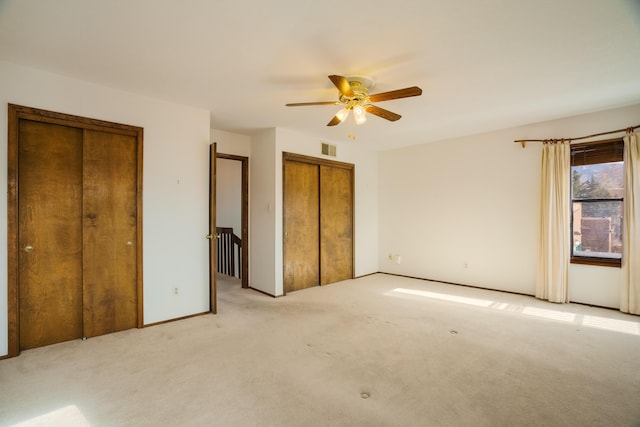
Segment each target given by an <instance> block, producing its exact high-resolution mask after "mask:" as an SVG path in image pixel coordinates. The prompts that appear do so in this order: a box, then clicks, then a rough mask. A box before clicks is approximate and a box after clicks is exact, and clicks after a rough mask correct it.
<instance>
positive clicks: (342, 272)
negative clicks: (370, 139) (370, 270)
mask: <svg viewBox="0 0 640 427" xmlns="http://www.w3.org/2000/svg"><path fill="white" fill-rule="evenodd" d="M352 177H353V169H345V168H341V167H332V166H325V165H322V166H320V272H321V273H320V276H321V277H320V284H321V285H327V284H329V283H335V282H339V281H341V280H347V279H351V278H353V183H352V180H353V178H352Z"/></svg>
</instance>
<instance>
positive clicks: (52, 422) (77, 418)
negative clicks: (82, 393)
mask: <svg viewBox="0 0 640 427" xmlns="http://www.w3.org/2000/svg"><path fill="white" fill-rule="evenodd" d="M35 426H74V427H91V423H90V422H89V420H87V419H86V418H85V417H84V415H83V414H82V411H80V409H78V407H77V406H76V405H69V406H65V407H64V408H60V409H56V410H55V411H51V412H47V413H46V414H43V415H38V416H37V417H33V418H30V419H28V420H26V421H23V422H21V423H18V424H13V425H12V426H11V427H35Z"/></svg>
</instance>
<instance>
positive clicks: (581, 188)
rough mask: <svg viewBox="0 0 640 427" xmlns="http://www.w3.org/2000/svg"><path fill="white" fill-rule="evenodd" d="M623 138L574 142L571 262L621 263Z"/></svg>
mask: <svg viewBox="0 0 640 427" xmlns="http://www.w3.org/2000/svg"><path fill="white" fill-rule="evenodd" d="M623 149H624V145H623V142H622V139H615V140H607V141H597V142H592V143H585V144H574V145H572V146H571V206H572V215H571V224H572V225H571V229H572V245H571V262H572V263H579V264H594V265H610V266H620V263H621V256H622V203H623V194H624V191H623V190H624V167H623Z"/></svg>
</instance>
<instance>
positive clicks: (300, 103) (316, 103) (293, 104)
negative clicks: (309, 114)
mask: <svg viewBox="0 0 640 427" xmlns="http://www.w3.org/2000/svg"><path fill="white" fill-rule="evenodd" d="M307 105H340V103H339V102H338V101H319V102H294V103H292V104H286V105H285V106H286V107H304V106H307Z"/></svg>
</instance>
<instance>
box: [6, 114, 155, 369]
mask: <svg viewBox="0 0 640 427" xmlns="http://www.w3.org/2000/svg"><path fill="white" fill-rule="evenodd" d="M142 131H143V130H142V128H138V127H134V126H128V125H120V124H116V123H110V122H104V121H100V120H94V119H86V118H82V117H78V116H69V115H65V114H60V113H55V112H50V111H45V110H38V109H34V108H30V107H21V106H16V105H11V104H10V105H9V143H8V147H9V150H8V154H9V155H8V159H9V160H8V170H9V191H8V213H9V215H8V218H9V221H8V239H7V240H8V241H9V256H8V265H9V274H8V293H9V307H8V313H9V316H8V319H9V349H10V351H9V355H10V356H15V355H17V354H18V353H19V352H20V350H24V349H29V348H35V347H41V346H45V345H48V344H54V343H58V342H62V341H67V340H71V339H76V338H82V337H92V336H96V335H102V334H106V333H111V332H116V331H121V330H124V329H129V328H135V327H142V325H143V322H142V319H143V315H142V313H143V311H142V271H141V270H142V268H141V253H142V248H141V240H142V239H141V236H142V233H141V225H142V223H141V218H140V216H141V212H142V210H141V209H142V205H141V200H142V198H141V195H142V194H141V191H142V177H141V171H142V167H141V165H142V158H141V157H142Z"/></svg>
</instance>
